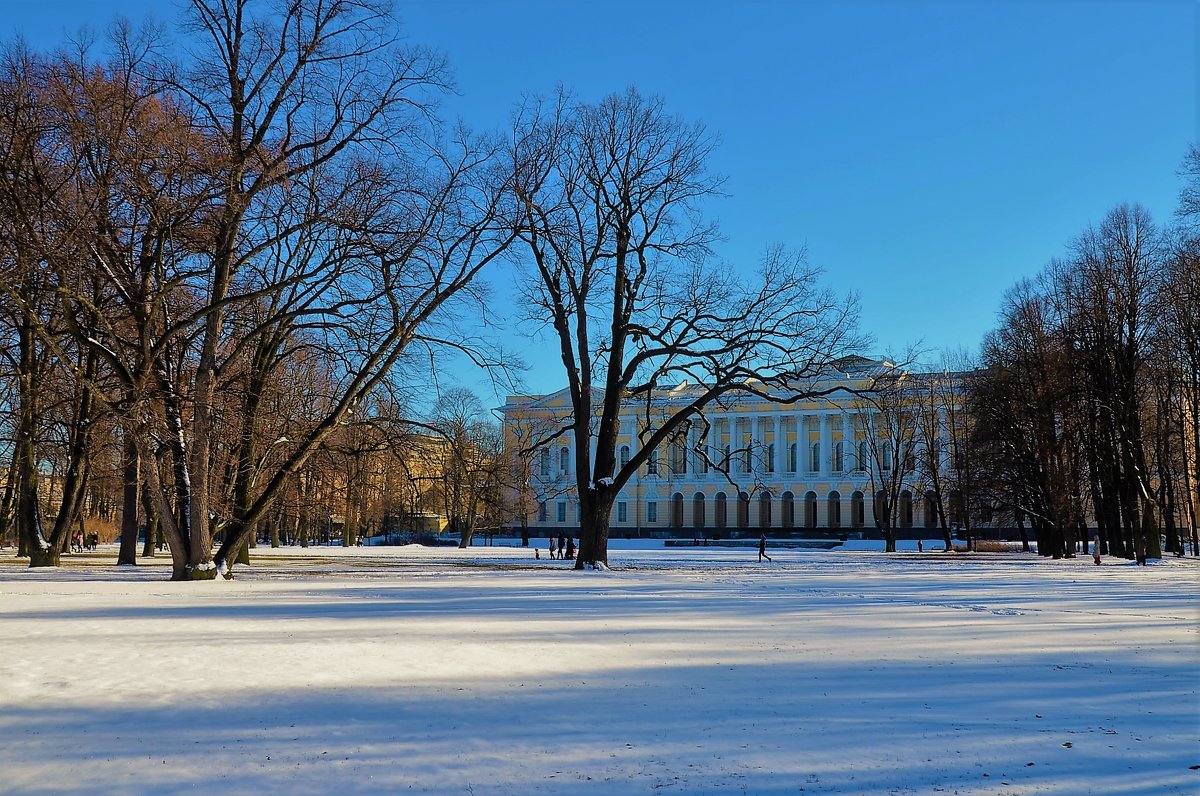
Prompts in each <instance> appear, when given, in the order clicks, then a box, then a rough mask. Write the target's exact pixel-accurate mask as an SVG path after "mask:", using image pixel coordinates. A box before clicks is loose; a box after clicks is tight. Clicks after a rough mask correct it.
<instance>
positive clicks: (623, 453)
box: [621, 445, 629, 467]
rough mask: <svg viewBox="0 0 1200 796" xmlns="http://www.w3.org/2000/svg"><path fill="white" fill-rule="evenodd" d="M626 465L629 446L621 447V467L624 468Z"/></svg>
mask: <svg viewBox="0 0 1200 796" xmlns="http://www.w3.org/2000/svg"><path fill="white" fill-rule="evenodd" d="M628 464H629V446H628V445H622V446H621V466H622V467H625V466H626V465H628Z"/></svg>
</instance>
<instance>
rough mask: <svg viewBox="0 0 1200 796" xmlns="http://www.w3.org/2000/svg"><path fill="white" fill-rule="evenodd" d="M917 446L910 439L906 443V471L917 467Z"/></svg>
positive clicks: (911, 470)
mask: <svg viewBox="0 0 1200 796" xmlns="http://www.w3.org/2000/svg"><path fill="white" fill-rule="evenodd" d="M916 449H917V446H916V445H915V444H913V442H912V441H911V440H910V441H909V442H907V443H906V444H905V445H904V471H905V472H906V473H911V472H913V471H915V470H916V469H917V450H916Z"/></svg>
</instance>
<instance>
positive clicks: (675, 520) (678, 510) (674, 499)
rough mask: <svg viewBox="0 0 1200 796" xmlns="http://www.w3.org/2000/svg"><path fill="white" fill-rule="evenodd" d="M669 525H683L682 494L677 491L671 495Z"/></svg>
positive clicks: (677, 526)
mask: <svg viewBox="0 0 1200 796" xmlns="http://www.w3.org/2000/svg"><path fill="white" fill-rule="evenodd" d="M671 527H672V528H682V527H683V495H682V494H681V493H679V492H676V493H675V494H674V495H671Z"/></svg>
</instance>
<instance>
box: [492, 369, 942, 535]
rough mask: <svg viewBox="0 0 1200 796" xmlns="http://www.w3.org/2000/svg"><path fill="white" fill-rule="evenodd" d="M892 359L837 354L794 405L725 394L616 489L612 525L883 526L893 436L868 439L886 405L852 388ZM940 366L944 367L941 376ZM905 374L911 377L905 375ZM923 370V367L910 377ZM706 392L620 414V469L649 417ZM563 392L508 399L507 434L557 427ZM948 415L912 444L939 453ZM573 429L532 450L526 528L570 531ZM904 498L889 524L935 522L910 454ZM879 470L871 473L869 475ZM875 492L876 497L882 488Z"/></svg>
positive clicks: (635, 529)
mask: <svg viewBox="0 0 1200 796" xmlns="http://www.w3.org/2000/svg"><path fill="white" fill-rule="evenodd" d="M892 368H893V366H892V365H891V364H890V363H887V362H882V361H873V360H867V359H862V358H858V357H854V358H847V359H845V360H842V361H840V362H839V363H838V367H837V369H836V370H831V371H830V372H829V373H827V374H826V375H824V376H823V377H821V378H820V379H818V380H815V381H814V382H813V383H811V384H810V385H808V386H809V387H811V388H812V390H814V391H825V390H829V391H830V392H829V393H828V394H827V395H826V396H825V397H822V398H819V399H814V400H810V401H805V402H802V403H796V404H781V403H774V402H771V401H766V400H763V399H761V398H758V397H756V396H750V395H740V396H736V397H727V398H726V399H725V400H724V401H723V404H722V405H720V406H717V405H713V406H709V407H708V408H707V409H706V410H705V417H706V419H707V420H708V422H709V424H710V431H709V433H708V435H707V439H703V438H702V434H703V432H702V430H701V428H700V427H699V425H698V424H693V425H692V428H691V429H690V430H689V431H688V433H687V435H686V436H684V435H680V436H679V437H678V438H676V439H675V440H674V441H673V442H672V443H671V444H670V445H668V446H667V447H666V449H665V450H659V451H657V452H656V454H655V455H654V456H652V457H651V458H650V459H649V461H648V462H647V463H646V464H645V465H644V466H642V467H640V468H639V469H638V472H637V474H636V475H635V476H634V477H633V478H632V479H631V480H630V481H629V483H627V484H626V485H625V486H624V488H623V489H622V490H621V493H620V495H619V496H618V497H617V500H616V503H615V504H614V507H613V512H612V516H611V522H610V528H611V531H612V535H613V536H614V537H619V536H625V535H651V536H659V535H683V536H693V535H695V536H701V535H703V536H726V537H729V536H739V535H754V536H757V535H758V534H759V533H761V532H762V531H763V530H772V531H786V532H796V533H797V534H801V535H802V532H813V531H816V532H821V533H827V534H838V535H841V534H846V535H851V534H853V533H854V532H856V531H862V530H870V529H874V528H875V527H876V523H875V520H874V513H873V512H874V508H875V502H876V500H877V499H879V500H882V499H883V493H882V492H881V491H880V487H881V484H882V482H883V481H885V480H886V479H885V478H884V476H885V474H887V473H888V472H890V471H891V468H892V467H894V466H895V463H894V462H892V461H891V458H892V457H890V456H889V455H888V450H890V449H891V448H890V446H886V445H878V444H875V445H873V444H871V440H870V439H869V437H871V436H872V435H874V436H875V437H878V436H879V435H884V436H886V435H888V433H889V432H888V430H887V428H886V424H885V423H883V422H881V420H880V417H879V412H878V411H877V409H875V408H874V407H872V406H871V405H870V404H868V403H867V402H866V401H864V400H863V398H862V397H860V396H859V395H856V394H855V393H854V392H852V391H853V390H860V391H861V390H862V389H863V388H865V387H867V386H869V385H870V384H871V383H872V378H873V377H874V376H876V375H877V374H879V373H881V372H883V371H885V370H890V369H892ZM937 375H939V376H941V375H943V374H937ZM907 377H908V376H907V374H906V378H907ZM911 378H913V379H921V378H923V377H922V376H919V375H918V376H912V377H911ZM698 392H699V387H697V386H695V385H688V384H683V385H680V386H679V387H676V388H675V389H671V390H662V391H659V392H656V393H655V394H654V395H653V396H652V399H651V402H650V409H649V412H648V411H647V407H646V404H645V402H644V401H643V402H641V403H639V404H638V405H636V406H633V405H631V406H629V407H628V408H627V409H626V410H624V411H623V412H622V417H621V428H620V435H619V441H618V443H617V459H618V467H620V466H621V465H622V464H624V463H626V462H628V461H629V459H630V457H631V456H633V455H634V454H635V452H636V450H637V449H638V433H637V432H638V430H639V429H645V428H647V427H652V426H653V421H654V415H655V413H656V412H657V413H660V414H662V413H664V412H666V411H668V410H671V409H673V408H675V407H678V406H680V405H683V404H686V403H687V402H689V401H690V400H692V398H693V397H694V396H695V395H696V394H697V393H698ZM570 408H571V402H570V395H569V393H568V392H567V391H566V390H562V391H559V392H556V393H551V394H548V395H533V396H513V397H510V398H509V399H508V400H507V402H506V404H505V405H504V407H503V408H502V410H501V411H502V413H503V416H504V422H505V426H506V430H507V431H508V436H509V439H510V440H513V439H516V438H518V437H520V438H525V439H528V438H530V437H531V436H532V437H534V438H537V437H538V436H539V435H538V434H532V435H531V434H530V433H529V432H528V431H527V429H528V428H530V427H533V428H538V427H540V428H541V429H542V430H543V433H542V434H541V436H548V434H546V433H545V431H546V430H551V429H554V428H558V427H561V425H562V423H563V421H564V420H565V419H566V418H568V417H569V415H570ZM947 427H948V425H947V424H946V423H944V422H942V423H939V425H938V428H939V433H938V438H937V439H934V440H932V441H927V440H925V439H923V438H922V437H920V436H919V435H914V438H913V439H912V440H911V444H910V445H909V446H908V448H907V449H906V450H908V451H909V454H910V455H911V454H912V452H913V450H914V448H915V447H916V446H918V445H930V444H932V445H933V446H935V447H934V451H935V452H937V455H936V456H935V457H934V458H933V460H934V461H939V462H943V461H944V458H943V456H942V453H941V452H946V451H949V450H950V448H951V445H950V442H949V439H948V434H947V432H946V429H947ZM574 445H575V441H574V439H573V438H572V436H571V435H570V434H569V433H567V434H565V435H563V436H560V437H558V438H556V439H554V440H552V441H551V442H549V443H548V444H546V445H544V446H542V447H541V448H539V449H538V450H536V451H534V452H533V455H532V457H531V458H530V460H529V468H528V474H527V481H528V483H527V484H526V485H525V487H526V488H527V489H528V490H529V491H530V492H531V493H532V497H533V500H530V501H527V503H526V505H527V506H528V507H529V508H530V509H531V511H530V513H529V514H528V515H527V516H526V518H525V520H526V522H527V523H528V526H529V528H530V529H531V530H541V531H545V532H550V531H558V530H565V531H568V532H570V531H575V530H577V529H578V528H579V508H578V506H579V504H578V499H577V497H576V493H575V477H574V473H573V472H572V469H573V467H574V462H575V458H574V452H573V446H574ZM901 464H902V466H909V465H912V466H909V467H908V469H911V470H912V474H911V477H908V476H906V477H905V478H904V479H903V480H904V488H903V489H902V490H901V491H900V492H899V493H898V494H897V495H896V499H897V500H898V504H897V511H896V518H895V520H894V523H893V524H894V525H895V527H896V528H897V529H899V530H904V529H907V528H934V527H937V525H938V522H937V516H936V510H935V507H934V503H933V499H934V496H933V495H932V494H930V492H929V487H928V484H929V479H928V478H927V477H926V476H927V473H923V472H922V471H921V468H920V467H917V466H915V465H913V463H912V462H902V463H901ZM873 475H874V478H873V477H872V476H873ZM877 495H878V496H879V497H878V498H877V497H876V496H877Z"/></svg>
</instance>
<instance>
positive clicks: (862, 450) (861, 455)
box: [858, 439, 871, 472]
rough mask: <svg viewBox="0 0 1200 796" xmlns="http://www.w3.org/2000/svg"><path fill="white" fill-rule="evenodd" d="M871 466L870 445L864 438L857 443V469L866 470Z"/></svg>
mask: <svg viewBox="0 0 1200 796" xmlns="http://www.w3.org/2000/svg"><path fill="white" fill-rule="evenodd" d="M870 467H871V446H870V445H868V444H867V441H866V440H865V439H864V440H862V441H861V442H859V443H858V469H859V470H862V471H863V472H866V471H867V470H869V469H870Z"/></svg>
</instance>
